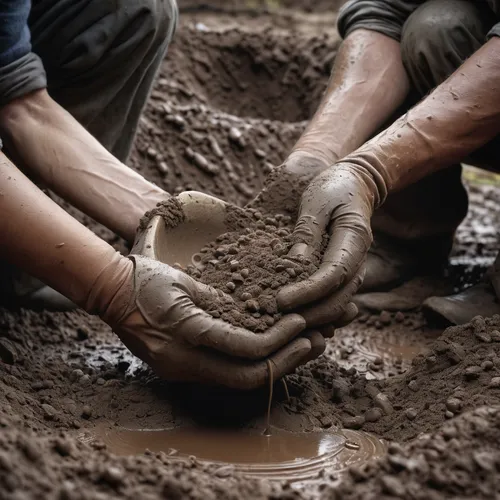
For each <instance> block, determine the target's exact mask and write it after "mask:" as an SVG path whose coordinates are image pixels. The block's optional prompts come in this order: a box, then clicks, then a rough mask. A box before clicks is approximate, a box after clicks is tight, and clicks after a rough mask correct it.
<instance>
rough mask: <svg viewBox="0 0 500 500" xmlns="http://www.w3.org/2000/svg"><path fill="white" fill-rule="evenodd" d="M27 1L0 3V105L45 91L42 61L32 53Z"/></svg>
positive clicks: (8, 0) (5, 1)
mask: <svg viewBox="0 0 500 500" xmlns="http://www.w3.org/2000/svg"><path fill="white" fill-rule="evenodd" d="M30 10H31V1H30V0H3V1H1V2H0V105H4V104H6V103H8V102H9V101H11V100H13V99H16V98H18V97H21V96H23V95H25V94H27V93H29V92H32V91H33V90H38V89H41V88H45V87H46V86H47V78H46V75H45V70H44V68H43V64H42V61H41V59H40V58H39V57H38V56H37V55H36V54H34V53H33V52H32V51H31V40H30V38H31V37H30V32H29V28H28V16H29V13H30Z"/></svg>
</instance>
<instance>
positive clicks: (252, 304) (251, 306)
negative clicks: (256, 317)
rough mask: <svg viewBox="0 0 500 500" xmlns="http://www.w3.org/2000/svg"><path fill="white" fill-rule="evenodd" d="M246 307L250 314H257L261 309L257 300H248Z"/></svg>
mask: <svg viewBox="0 0 500 500" xmlns="http://www.w3.org/2000/svg"><path fill="white" fill-rule="evenodd" d="M245 307H246V308H247V309H248V310H249V311H250V312H257V311H258V310H259V308H260V306H259V303H258V301H257V300H255V299H251V300H247V301H246V302H245Z"/></svg>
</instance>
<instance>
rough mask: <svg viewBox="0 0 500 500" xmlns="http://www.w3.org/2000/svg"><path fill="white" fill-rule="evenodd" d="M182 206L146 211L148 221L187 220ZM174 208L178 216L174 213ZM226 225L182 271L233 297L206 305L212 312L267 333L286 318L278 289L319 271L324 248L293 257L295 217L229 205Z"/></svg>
mask: <svg viewBox="0 0 500 500" xmlns="http://www.w3.org/2000/svg"><path fill="white" fill-rule="evenodd" d="M179 208H180V209H181V210H182V208H181V207H179V206H178V205H175V202H174V201H173V200H172V199H171V200H168V201H167V202H165V203H163V204H161V206H159V207H157V208H156V209H154V210H153V211H151V212H150V213H148V214H146V216H145V220H149V219H150V218H151V217H152V216H153V215H161V216H162V217H163V219H164V220H165V223H166V224H167V226H169V227H172V224H175V225H177V224H178V223H179V222H181V221H182V217H179V216H178V211H179ZM172 211H174V212H175V213H176V215H177V216H176V217H172ZM226 226H227V228H228V232H226V233H224V234H221V235H220V236H218V237H217V238H216V239H215V241H213V242H211V243H209V244H208V245H206V246H205V247H203V248H202V249H201V250H200V252H199V254H198V259H197V260H198V263H197V265H196V266H194V265H189V266H187V268H186V269H182V270H183V271H184V272H186V273H187V274H189V275H190V276H192V277H193V278H194V279H196V280H197V281H200V282H202V283H205V284H207V285H211V286H213V287H214V288H216V289H218V290H221V291H222V292H224V293H225V294H227V295H229V297H230V298H231V300H224V299H223V298H222V297H221V299H220V300H216V301H213V302H211V303H206V304H201V307H202V308H203V309H204V310H205V311H207V312H208V313H209V314H210V315H211V316H213V317H214V318H221V319H223V320H224V321H227V322H228V323H231V324H233V325H235V326H241V327H244V328H247V329H248V330H250V331H253V332H255V333H259V332H263V331H265V330H266V329H267V328H269V327H270V326H272V325H273V324H274V323H275V322H276V321H278V320H279V319H280V317H281V314H280V312H279V311H278V306H277V303H276V295H277V293H278V291H279V290H280V289H281V288H282V287H283V286H285V285H288V284H290V283H295V282H298V281H302V280H304V279H306V278H308V277H309V276H310V275H311V274H313V273H314V272H315V271H316V270H317V269H318V266H319V264H320V261H321V254H322V250H323V249H318V251H316V252H315V253H314V254H313V255H312V256H311V257H310V258H302V257H288V255H287V254H288V252H289V251H290V249H291V248H292V246H293V245H294V244H295V243H296V241H294V237H293V228H294V221H292V219H291V217H290V216H286V215H282V214H277V215H274V216H268V215H263V214H262V213H261V212H260V211H258V210H256V209H241V208H237V207H232V206H229V207H228V210H227V219H226Z"/></svg>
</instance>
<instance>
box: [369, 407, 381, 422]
mask: <svg viewBox="0 0 500 500" xmlns="http://www.w3.org/2000/svg"><path fill="white" fill-rule="evenodd" d="M382 415H383V413H382V410H381V409H380V408H370V409H369V410H368V411H367V412H366V413H365V420H366V421H367V422H378V421H379V420H380V419H381V418H382Z"/></svg>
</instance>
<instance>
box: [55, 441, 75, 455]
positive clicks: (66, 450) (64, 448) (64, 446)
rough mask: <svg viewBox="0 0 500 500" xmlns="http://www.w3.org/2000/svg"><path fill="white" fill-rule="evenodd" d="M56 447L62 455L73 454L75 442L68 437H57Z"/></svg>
mask: <svg viewBox="0 0 500 500" xmlns="http://www.w3.org/2000/svg"><path fill="white" fill-rule="evenodd" d="M54 449H55V450H56V451H57V452H58V453H59V455H61V456H62V457H67V456H68V455H71V452H72V451H73V444H72V443H71V442H70V441H68V440H67V439H56V441H55V443H54Z"/></svg>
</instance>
